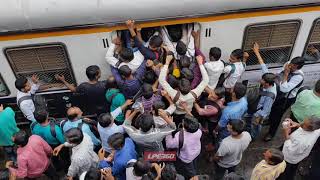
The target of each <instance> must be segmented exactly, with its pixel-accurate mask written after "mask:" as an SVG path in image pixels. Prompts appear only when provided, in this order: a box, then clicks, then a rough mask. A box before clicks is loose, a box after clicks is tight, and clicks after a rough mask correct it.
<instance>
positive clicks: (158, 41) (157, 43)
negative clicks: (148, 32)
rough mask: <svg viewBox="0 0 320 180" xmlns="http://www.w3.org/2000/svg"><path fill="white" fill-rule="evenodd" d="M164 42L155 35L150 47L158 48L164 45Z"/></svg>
mask: <svg viewBox="0 0 320 180" xmlns="http://www.w3.org/2000/svg"><path fill="white" fill-rule="evenodd" d="M162 43H163V40H162V38H161V37H160V36H158V35H154V36H152V37H151V38H150V42H149V45H150V46H151V47H154V48H158V47H160V46H161V45H162Z"/></svg>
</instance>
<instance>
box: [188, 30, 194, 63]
mask: <svg viewBox="0 0 320 180" xmlns="http://www.w3.org/2000/svg"><path fill="white" fill-rule="evenodd" d="M187 28H188V29H187V30H188V32H187V38H188V42H189V43H188V44H187V45H188V53H189V55H190V56H191V57H194V55H195V46H194V38H193V36H192V35H191V33H192V31H193V27H192V26H191V25H189V24H188V25H187Z"/></svg>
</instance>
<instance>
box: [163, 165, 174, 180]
mask: <svg viewBox="0 0 320 180" xmlns="http://www.w3.org/2000/svg"><path fill="white" fill-rule="evenodd" d="M176 178H177V171H176V169H175V167H174V166H173V165H171V164H166V166H165V167H164V168H163V170H162V171H161V180H176Z"/></svg>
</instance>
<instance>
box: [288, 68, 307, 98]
mask: <svg viewBox="0 0 320 180" xmlns="http://www.w3.org/2000/svg"><path fill="white" fill-rule="evenodd" d="M292 74H293V76H295V75H300V76H302V81H301V82H300V83H299V84H297V85H296V86H295V87H294V88H292V89H291V90H290V91H289V92H288V94H287V96H286V99H288V98H289V95H290V94H291V93H292V91H293V90H295V89H296V88H298V87H300V86H301V85H302V84H303V81H304V75H303V74H302V73H300V72H298V73H292ZM293 76H291V78H292V77H293ZM291 78H290V79H291ZM290 79H288V81H289V80H290Z"/></svg>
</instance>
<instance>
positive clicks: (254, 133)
mask: <svg viewBox="0 0 320 180" xmlns="http://www.w3.org/2000/svg"><path fill="white" fill-rule="evenodd" d="M261 129H262V125H261V124H251V137H252V139H255V138H257V137H258V136H259V134H260V132H261Z"/></svg>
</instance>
